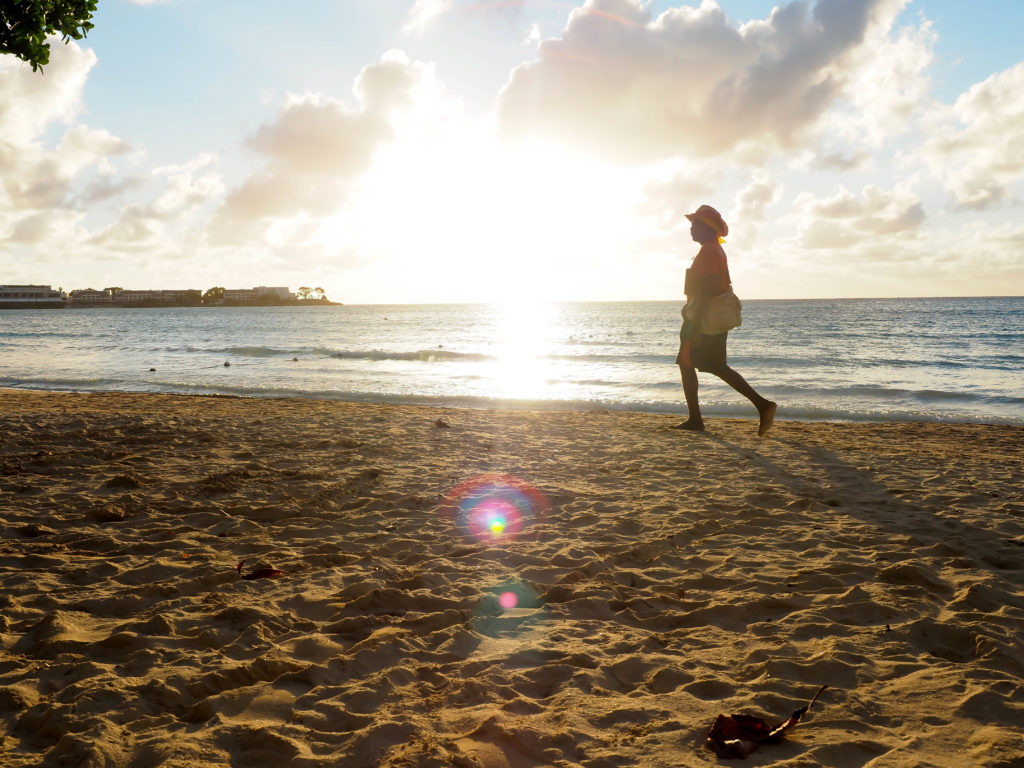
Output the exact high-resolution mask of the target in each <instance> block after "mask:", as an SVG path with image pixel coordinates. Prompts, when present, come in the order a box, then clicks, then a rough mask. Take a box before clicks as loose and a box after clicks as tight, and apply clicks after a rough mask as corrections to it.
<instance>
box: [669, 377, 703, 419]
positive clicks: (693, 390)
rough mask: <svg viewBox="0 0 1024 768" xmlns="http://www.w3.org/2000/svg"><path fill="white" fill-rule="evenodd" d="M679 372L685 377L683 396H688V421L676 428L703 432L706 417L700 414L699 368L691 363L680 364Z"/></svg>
mask: <svg viewBox="0 0 1024 768" xmlns="http://www.w3.org/2000/svg"><path fill="white" fill-rule="evenodd" d="M679 372H680V374H681V375H682V377H683V396H684V397H685V398H686V411H687V414H688V416H687V419H686V421H684V422H683V423H681V424H676V429H689V430H692V431H693V432H703V431H704V419H703V417H702V416H701V414H700V401H699V400H698V399H697V369H696V368H694V367H693V366H691V365H680V366H679Z"/></svg>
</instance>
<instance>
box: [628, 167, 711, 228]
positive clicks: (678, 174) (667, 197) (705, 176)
mask: <svg viewBox="0 0 1024 768" xmlns="http://www.w3.org/2000/svg"><path fill="white" fill-rule="evenodd" d="M720 177H721V172H720V171H719V170H718V169H716V168H715V167H713V166H711V165H710V164H703V163H687V164H685V165H682V166H679V165H673V166H672V167H671V168H670V171H669V173H668V175H657V176H655V177H654V178H652V179H651V180H649V181H648V182H647V183H646V184H645V185H644V187H643V190H642V198H641V200H640V202H639V203H638V204H637V206H636V212H637V213H638V214H640V215H641V216H647V217H652V218H654V219H655V220H656V226H657V227H658V228H659V229H664V230H671V231H675V230H678V229H680V228H682V229H688V228H689V226H690V223H689V222H688V221H687V220H686V219H684V218H683V217H684V215H685V214H687V213H692V212H693V211H694V210H696V208H697V206H698V205H699V204H700V203H701V202H702V201H704V200H705V199H707V198H710V197H711V196H712V195H713V194H714V192H715V188H716V186H717V184H718V182H719V180H720Z"/></svg>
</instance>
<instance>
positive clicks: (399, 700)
mask: <svg viewBox="0 0 1024 768" xmlns="http://www.w3.org/2000/svg"><path fill="white" fill-rule="evenodd" d="M779 418H780V421H777V422H776V425H775V428H774V429H773V431H772V432H771V433H770V434H769V435H768V436H767V437H764V438H758V437H757V436H756V424H755V422H754V421H753V420H750V421H740V420H710V421H709V422H708V425H709V431H708V432H707V433H704V434H693V433H685V432H679V431H676V430H672V429H670V428H669V427H670V425H671V424H673V423H675V422H676V421H678V419H677V418H674V417H671V416H662V415H644V414H628V413H611V412H587V413H571V412H511V411H494V410H454V409H433V408H416V407H402V406H392V405H368V404H351V403H338V402H315V401H298V400H265V399H264V400H261V399H242V398H223V397H177V396H162V395H142V394H92V395H88V394H46V393H34V392H12V391H7V392H0V524H2V527H3V531H2V545H0V608H2V615H0V765H3V766H4V767H5V768H20V767H22V766H76V767H77V766H80V767H84V768H93V767H97V768H98V767H100V766H104V767H107V768H110V767H113V766H125V767H126V768H127V767H130V768H151V767H153V768H155V767H156V766H173V767H175V768H185V767H186V766H187V767H189V768H192V767H193V766H224V767H225V768H227V767H228V766H230V767H231V768H239V767H240V766H254V767H262V766H303V767H305V766H352V767H355V768H363V767H366V766H464V767H470V766H486V767H487V768H506V767H508V768H526V767H527V766H583V767H584V768H613V767H618V766H705V765H725V764H735V765H752V766H767V765H771V766H794V767H795V766H805V767H807V766H819V765H822V766H840V767H841V768H853V767H854V766H858V767H859V766H907V767H908V768H909V767H910V766H913V767H915V768H918V767H920V766H951V767H953V766H955V767H957V768H960V767H962V766H1024V727H1022V726H1024V640H1022V638H1024V499H1022V489H1021V488H1022V483H1021V457H1022V456H1024V451H1022V445H1024V429H1022V428H1020V427H1007V426H982V425H953V424H825V423H798V422H788V421H785V411H784V408H783V409H782V410H781V411H780V416H779ZM488 475H489V476H491V479H490V486H483V487H484V490H481V487H482V486H481V485H480V484H478V483H477V484H475V483H474V482H473V478H478V477H480V476H488ZM488 487H489V489H490V496H487V495H486V494H485V490H486V489H487V488H488ZM474 494H475V495H474ZM474 510H475V511H474ZM485 510H488V511H490V512H494V511H495V510H499V511H500V512H502V515H503V517H502V518H501V520H498V518H497V517H494V519H491V518H487V519H483V518H481V517H480V515H482V514H483V512H484V511H485ZM481 521H482V522H481ZM474 525H475V526H476V531H475V533H476V535H474V533H473V530H471V529H472V527H473V526H474ZM239 560H244V561H245V564H244V566H243V568H242V573H244V574H251V573H252V572H253V571H254V570H256V569H259V568H276V569H281V570H283V571H284V572H285V573H284V574H283V575H280V576H278V577H274V578H256V579H244V578H241V577H240V574H239V572H238V570H237V569H236V564H237V563H238V561H239ZM821 685H828V686H829V689H828V690H827V691H826V692H825V693H824V694H823V695H822V697H821V699H820V700H819V701H818V702H817V704H816V705H815V707H814V708H813V709H812V710H811V711H810V713H809V714H808V716H807V718H806V720H805V722H804V723H802V724H801V725H799V726H798V727H797V728H796V729H794V730H793V731H792V733H791V735H790V736H789V737H788V738H787V739H786V740H785V741H784V742H782V743H779V744H775V745H765V746H763V747H762V748H761V749H760V750H758V751H757V752H755V753H754V754H753V755H751V756H750V757H749V758H747V759H746V760H745V761H740V762H729V761H723V760H720V759H719V758H717V757H716V756H714V755H713V754H712V753H711V752H710V751H708V750H707V748H706V746H705V736H706V733H707V729H708V727H709V726H710V724H711V723H712V722H713V720H714V719H715V717H716V716H717V715H718V714H719V713H731V712H743V713H750V714H755V715H761V716H764V717H766V718H768V719H771V720H776V721H777V720H782V719H783V718H785V717H786V716H788V715H789V714H790V713H791V712H792V711H793V710H795V709H797V708H798V707H800V706H802V705H804V704H806V703H807V701H808V700H809V699H810V697H811V696H812V695H813V694H814V692H815V691H816V690H817V689H818V687H819V686H821Z"/></svg>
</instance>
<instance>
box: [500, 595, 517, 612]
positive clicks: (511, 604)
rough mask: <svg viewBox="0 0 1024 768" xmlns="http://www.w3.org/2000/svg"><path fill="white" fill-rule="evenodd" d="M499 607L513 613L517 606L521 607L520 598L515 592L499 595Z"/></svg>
mask: <svg viewBox="0 0 1024 768" xmlns="http://www.w3.org/2000/svg"><path fill="white" fill-rule="evenodd" d="M498 605H500V606H501V607H502V608H504V609H505V610H506V611H511V610H512V609H513V608H515V607H516V606H517V605H519V597H518V596H517V595H516V593H515V592H502V593H501V594H500V595H498Z"/></svg>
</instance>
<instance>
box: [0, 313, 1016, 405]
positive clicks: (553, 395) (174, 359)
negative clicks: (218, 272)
mask: <svg viewBox="0 0 1024 768" xmlns="http://www.w3.org/2000/svg"><path fill="white" fill-rule="evenodd" d="M679 310H680V304H679V303H678V302H622V303H567V304H517V305H411V306H359V305H354V306H327V307H309V306H297V307H252V308H243V307H197V308H169V309H65V310H11V311H4V312H0V387H16V388H26V389H48V390H64V391H90V392H94V391H124V392H173V393H201V394H230V395H250V396H259V397H302V398H317V399H337V400H358V401H371V402H388V403H413V404H427V405H447V406H470V407H478V406H479V407H512V408H515V407H524V408H561V409H575V410H581V409H616V410H631V411H644V412H663V413H680V414H682V413H685V405H684V402H683V397H682V387H681V385H680V380H679V369H678V368H677V367H676V366H675V364H674V358H675V354H676V350H677V348H678V333H679V324H680V317H679ZM728 352H729V363H730V365H732V367H734V368H735V369H736V370H738V371H739V372H740V373H741V374H742V375H743V376H745V377H746V378H747V380H748V381H749V382H750V383H751V384H752V385H753V386H754V387H755V388H756V389H757V390H758V391H759V392H761V393H762V394H763V395H765V396H766V397H769V398H771V399H773V400H776V401H778V403H779V409H780V410H779V417H780V418H783V419H786V418H788V419H806V420H851V421H864V420H887V421H907V420H915V421H916V420H923V421H956V422H985V423H1002V424H1024V376H1022V374H1021V371H1022V369H1024V298H967V299H854V300H814V301H803V300H801V301H748V302H746V303H745V304H744V307H743V325H742V327H741V328H738V329H736V330H734V331H732V332H730V334H729V344H728ZM151 369H152V370H151ZM700 387H701V389H700V396H701V401H702V408H703V409H704V413H705V415H706V416H729V417H735V416H744V417H753V415H754V412H753V408H752V407H751V406H750V404H749V403H748V402H747V401H746V400H745V399H743V398H742V397H741V396H740V395H738V394H737V393H736V392H734V391H733V390H732V389H730V388H729V387H728V386H726V385H725V384H723V383H722V382H721V381H719V380H718V379H717V378H715V377H714V376H713V375H710V374H704V373H702V374H700Z"/></svg>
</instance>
